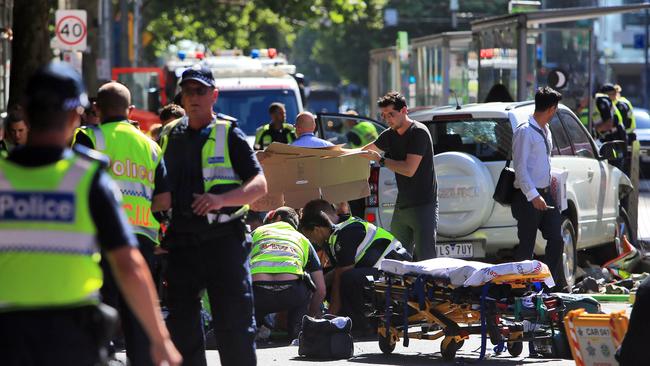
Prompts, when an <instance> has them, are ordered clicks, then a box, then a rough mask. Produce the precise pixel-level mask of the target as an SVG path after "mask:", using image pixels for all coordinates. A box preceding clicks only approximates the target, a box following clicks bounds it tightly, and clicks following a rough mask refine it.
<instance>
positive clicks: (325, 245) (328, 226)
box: [300, 199, 411, 335]
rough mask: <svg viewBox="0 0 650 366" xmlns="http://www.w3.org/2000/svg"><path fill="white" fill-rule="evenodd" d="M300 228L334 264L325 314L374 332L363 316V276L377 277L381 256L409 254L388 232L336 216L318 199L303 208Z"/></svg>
mask: <svg viewBox="0 0 650 366" xmlns="http://www.w3.org/2000/svg"><path fill="white" fill-rule="evenodd" d="M300 231H301V232H302V233H303V234H305V236H306V237H307V238H308V239H309V240H310V241H311V242H312V243H314V244H315V245H318V246H319V247H320V248H321V249H323V250H324V251H325V252H326V253H327V255H328V257H329V260H330V262H331V263H332V264H333V265H334V279H333V281H332V288H331V291H330V308H329V313H330V314H337V315H345V316H349V317H350V318H351V319H352V324H353V331H354V332H355V333H356V334H359V335H366V334H368V333H369V332H372V331H374V329H373V328H372V327H371V326H370V323H369V321H368V319H367V318H366V317H365V315H364V303H365V301H364V297H363V292H364V287H365V285H366V283H367V277H368V276H373V277H375V278H377V277H378V275H379V263H380V262H381V260H382V259H384V258H388V259H397V260H411V256H410V255H409V254H408V253H407V251H406V250H405V249H404V248H403V247H402V244H401V243H400V242H399V241H398V240H397V239H396V238H395V237H394V236H393V235H392V234H391V233H389V232H388V231H386V230H384V229H382V228H380V227H376V226H375V225H373V224H371V223H369V222H367V221H364V220H362V219H359V218H357V217H352V216H343V217H340V216H338V215H337V214H336V210H335V208H334V206H332V204H330V203H329V202H327V201H325V200H321V199H318V200H313V201H310V202H308V203H307V205H305V207H304V208H303V211H302V217H301V219H300Z"/></svg>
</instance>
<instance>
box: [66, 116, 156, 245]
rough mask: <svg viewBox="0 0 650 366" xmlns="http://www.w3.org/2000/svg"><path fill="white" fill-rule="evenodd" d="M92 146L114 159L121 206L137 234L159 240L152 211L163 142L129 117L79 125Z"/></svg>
mask: <svg viewBox="0 0 650 366" xmlns="http://www.w3.org/2000/svg"><path fill="white" fill-rule="evenodd" d="M77 133H83V134H85V135H86V136H88V138H90V140H91V141H92V143H93V149H95V150H97V151H99V152H101V153H103V154H106V155H107V156H108V157H109V159H110V160H111V162H110V166H109V168H108V172H109V174H110V175H111V177H113V179H114V180H115V182H116V183H117V185H118V187H119V188H120V191H121V192H122V197H123V200H124V202H123V203H122V207H123V208H124V212H125V213H126V216H127V217H128V219H129V223H130V224H131V226H132V227H133V231H134V232H135V233H136V234H140V235H145V236H147V237H148V238H149V239H151V240H153V241H154V242H156V243H158V230H159V229H160V223H159V222H158V220H156V218H155V217H154V216H153V214H152V213H151V200H152V199H153V191H154V188H155V184H154V182H155V177H156V168H157V167H158V164H159V163H160V160H161V159H162V151H161V149H160V146H158V144H156V143H155V142H154V141H152V140H151V139H150V138H149V137H147V136H146V135H145V134H144V133H142V131H140V130H139V129H137V128H136V127H134V126H133V125H131V124H130V123H129V122H128V121H120V122H113V123H104V124H101V125H99V126H89V127H87V128H80V129H78V130H77Z"/></svg>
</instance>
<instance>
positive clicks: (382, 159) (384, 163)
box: [379, 156, 386, 168]
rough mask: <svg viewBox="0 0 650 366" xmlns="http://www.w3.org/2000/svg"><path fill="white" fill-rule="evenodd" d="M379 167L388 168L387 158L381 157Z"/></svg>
mask: <svg viewBox="0 0 650 366" xmlns="http://www.w3.org/2000/svg"><path fill="white" fill-rule="evenodd" d="M379 166H380V167H382V168H383V167H385V166H386V158H384V157H383V156H382V157H381V159H379Z"/></svg>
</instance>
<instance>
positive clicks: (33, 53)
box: [9, 0, 54, 106]
mask: <svg viewBox="0 0 650 366" xmlns="http://www.w3.org/2000/svg"><path fill="white" fill-rule="evenodd" d="M53 6H54V1H53V0H31V1H16V2H14V10H13V19H14V24H13V31H14V39H13V42H12V45H11V55H12V60H11V75H10V90H9V106H12V105H14V104H16V103H20V102H21V100H20V99H21V98H22V95H23V93H24V91H25V87H26V86H27V81H28V79H29V77H30V76H31V75H32V74H33V73H34V72H35V71H36V69H38V68H39V67H40V66H42V65H44V64H46V63H47V62H48V61H49V60H50V59H51V54H52V53H51V52H50V32H49V30H48V25H49V24H51V20H52V19H53V13H52V11H51V10H52V9H53Z"/></svg>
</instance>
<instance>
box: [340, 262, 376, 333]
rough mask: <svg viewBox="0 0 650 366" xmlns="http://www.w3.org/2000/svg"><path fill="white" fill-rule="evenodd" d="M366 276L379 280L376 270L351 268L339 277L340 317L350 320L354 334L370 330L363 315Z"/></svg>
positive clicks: (366, 283)
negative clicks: (346, 317) (347, 317)
mask: <svg viewBox="0 0 650 366" xmlns="http://www.w3.org/2000/svg"><path fill="white" fill-rule="evenodd" d="M367 276H372V277H374V278H375V279H377V278H379V270H378V269H376V268H352V269H350V270H348V271H345V272H343V274H342V275H341V286H340V291H341V315H344V316H349V317H350V319H352V330H353V331H354V332H365V331H367V330H370V328H371V325H370V322H369V321H368V318H366V316H365V314H364V309H365V302H366V301H365V296H364V292H365V287H366V286H367V285H368V278H367Z"/></svg>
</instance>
